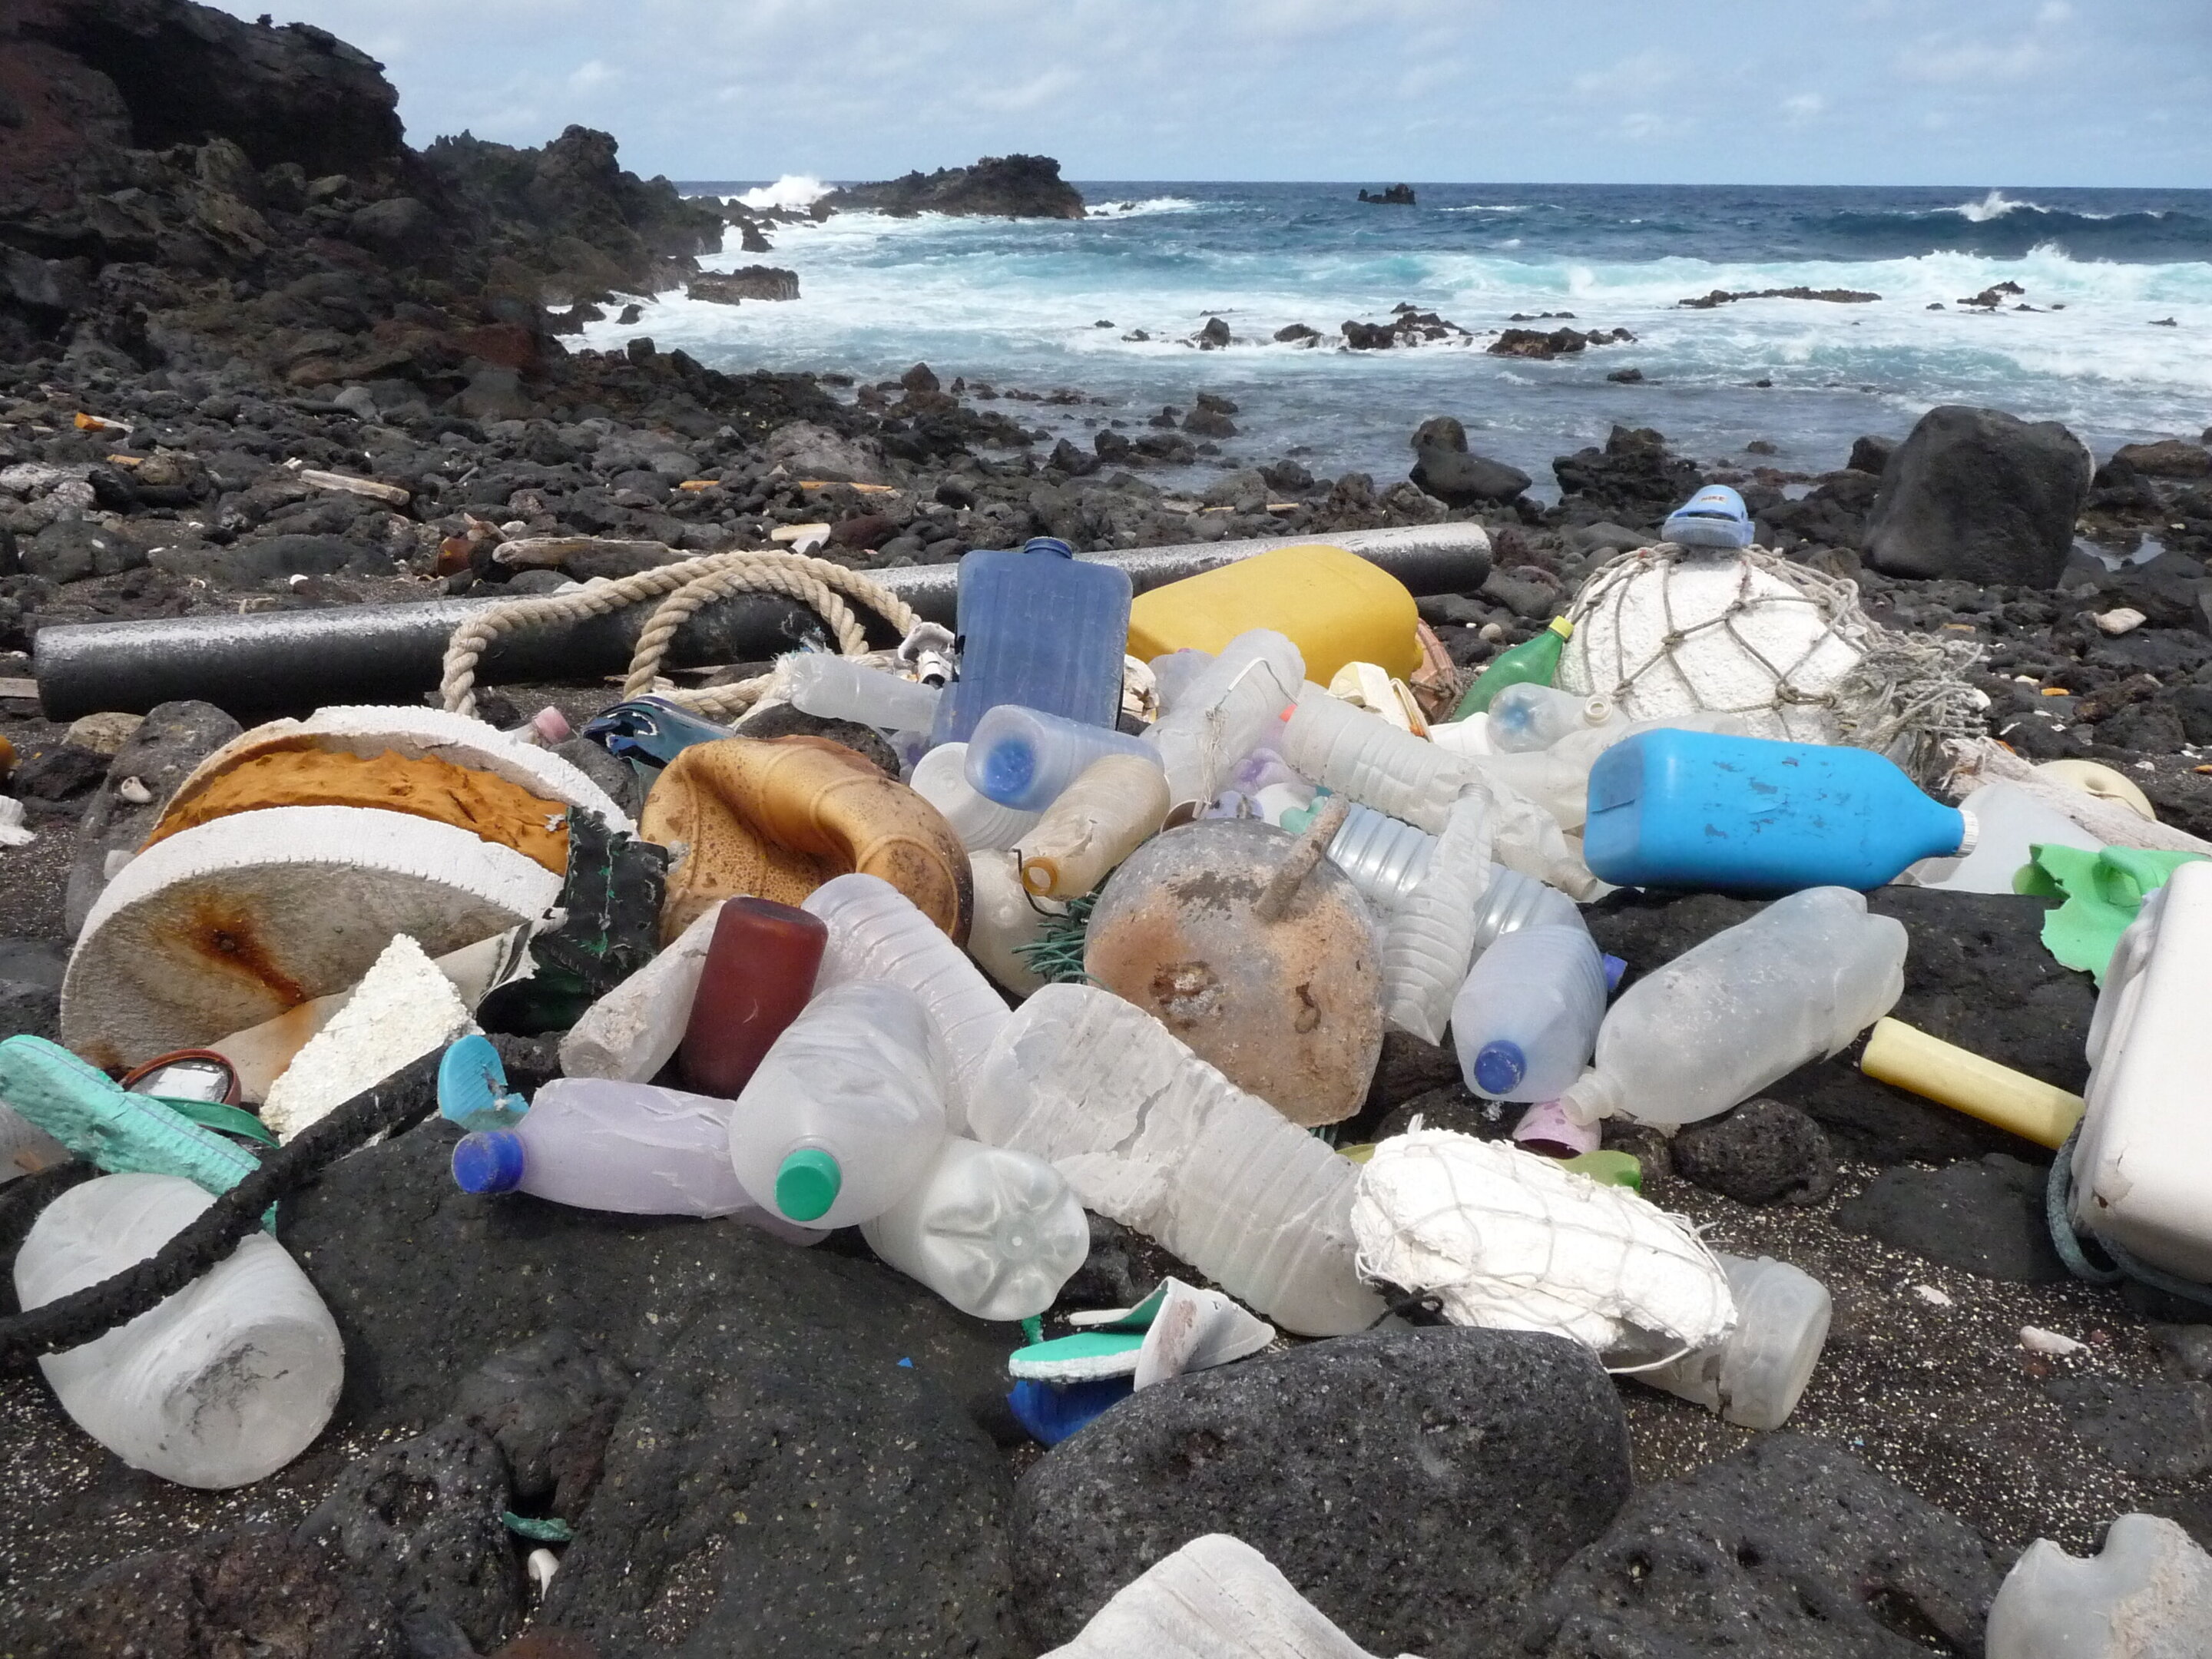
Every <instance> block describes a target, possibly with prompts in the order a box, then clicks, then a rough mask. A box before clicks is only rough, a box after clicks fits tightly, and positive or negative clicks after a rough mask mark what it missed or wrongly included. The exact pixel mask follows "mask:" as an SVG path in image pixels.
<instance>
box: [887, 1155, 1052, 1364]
mask: <svg viewBox="0 0 2212 1659" xmlns="http://www.w3.org/2000/svg"><path fill="white" fill-rule="evenodd" d="M860 1236H861V1237H863V1238H865V1239H866V1240H867V1241H868V1248H869V1249H872V1250H873V1251H874V1252H875V1253H876V1254H877V1255H879V1256H881V1257H882V1258H883V1259H884V1261H887V1262H889V1263H890V1265H891V1266H892V1267H896V1268H897V1269H898V1270H899V1271H900V1272H901V1273H904V1274H905V1275H906V1276H907V1277H908V1278H909V1279H915V1280H916V1281H918V1282H919V1283H921V1284H923V1285H927V1286H928V1287H929V1288H930V1289H931V1290H933V1291H936V1292H937V1293H938V1295H939V1296H941V1297H944V1298H945V1300H946V1301H947V1302H949V1303H951V1304H952V1305H953V1306H954V1307H956V1308H957V1309H959V1310H960V1311H961V1312H962V1313H964V1314H969V1315H972V1316H974V1317H975V1318H977V1319H990V1320H997V1321H1000V1322H1005V1321H1011V1320H1017V1319H1029V1318H1031V1317H1033V1316H1036V1315H1038V1314H1042V1312H1044V1310H1046V1309H1048V1308H1049V1307H1050V1306H1052V1304H1053V1300H1054V1297H1057V1296H1059V1294H1060V1286H1061V1285H1065V1284H1066V1283H1067V1281H1068V1280H1069V1279H1071V1278H1073V1276H1074V1274H1075V1270H1076V1269H1077V1268H1079V1267H1081V1266H1082V1265H1083V1263H1084V1261H1085V1258H1086V1257H1087V1256H1089V1255H1090V1254H1091V1224H1090V1222H1089V1221H1088V1220H1087V1219H1086V1218H1085V1216H1084V1213H1083V1206H1082V1204H1081V1203H1080V1202H1079V1201H1078V1200H1077V1199H1076V1196H1075V1193H1074V1191H1073V1188H1070V1187H1069V1186H1068V1184H1067V1182H1066V1178H1065V1177H1064V1176H1061V1174H1060V1171H1059V1170H1055V1169H1054V1168H1053V1167H1052V1165H1051V1164H1048V1163H1046V1162H1045V1161H1044V1160H1043V1159H1042V1158H1033V1157H1031V1156H1030V1154H1029V1153H1027V1152H1016V1151H1014V1150H1013V1149H1012V1148H1011V1147H1005V1146H985V1145H984V1144H983V1143H982V1142H981V1141H977V1140H969V1139H966V1138H965V1137H963V1136H960V1135H948V1136H946V1137H945V1144H944V1145H943V1146H941V1147H940V1148H939V1151H938V1154H937V1158H936V1161H935V1162H933V1164H930V1166H929V1168H928V1169H927V1170H925V1171H924V1172H923V1174H922V1176H921V1179H920V1180H918V1181H916V1182H915V1183H914V1185H913V1186H912V1187H910V1188H908V1189H907V1191H906V1194H905V1195H904V1196H903V1197H902V1198H900V1199H899V1200H898V1201H897V1202H896V1203H895V1204H893V1205H892V1206H890V1209H888V1210H885V1211H884V1212H883V1213H882V1214H881V1215H879V1216H877V1217H875V1218H873V1219H872V1220H868V1221H864V1222H862V1223H861V1224H860Z"/></svg>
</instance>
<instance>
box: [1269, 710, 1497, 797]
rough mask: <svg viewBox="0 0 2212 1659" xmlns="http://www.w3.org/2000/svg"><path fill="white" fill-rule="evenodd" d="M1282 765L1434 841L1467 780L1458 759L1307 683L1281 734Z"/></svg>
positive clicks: (1464, 761)
mask: <svg viewBox="0 0 2212 1659" xmlns="http://www.w3.org/2000/svg"><path fill="white" fill-rule="evenodd" d="M1283 758H1284V759H1285V760H1286V761H1288V762H1289V763H1291V765H1292V766H1294V767H1296V768H1297V769H1298V770H1299V771H1300V772H1301V773H1303V774H1304V775H1305V776H1307V777H1309V778H1310V779H1312V780H1313V781H1314V782H1316V783H1318V784H1321V785H1322V786H1323V787H1327V788H1329V789H1333V790H1334V791H1335V792H1336V793H1338V794H1340V795H1348V796H1350V797H1351V798H1352V799H1353V800H1355V801H1357V802H1358V803H1359V804H1360V805H1363V806H1371V807H1373V808H1374V809H1375V810H1376V811H1378V812H1388V813H1389V815H1390V816H1391V817H1394V818H1403V819H1405V820H1406V822H1407V823H1412V824H1415V825H1418V826H1419V828H1421V829H1426V830H1428V831H1430V832H1431V834H1434V833H1435V832H1436V831H1437V830H1440V829H1443V827H1444V814H1445V813H1446V812H1447V811H1449V810H1450V807H1451V804H1452V800H1453V799H1454V798H1455V796H1457V795H1458V794H1459V793H1460V791H1461V789H1462V787H1464V786H1465V784H1466V783H1467V781H1468V778H1469V777H1470V776H1471V775H1472V774H1471V771H1470V763H1469V762H1468V759H1467V758H1466V757H1463V756H1460V755H1455V754H1452V753H1450V752H1449V750H1443V749H1439V748H1437V746H1436V745H1435V744H1432V743H1429V742H1427V741H1425V740H1424V739H1423V738H1417V737H1414V736H1413V734H1412V733H1411V732H1401V731H1400V730H1399V729H1398V728H1397V727H1396V726H1393V725H1391V724H1390V722H1389V721H1388V720H1384V719H1383V718H1382V717H1381V716H1380V715H1378V714H1369V713H1368V712H1367V711H1366V710H1365V709H1364V708H1353V707H1352V705H1351V704H1350V703H1348V702H1341V701H1340V700H1339V699H1337V698H1335V697H1332V696H1329V695H1328V692H1326V691H1324V690H1322V689H1321V688H1320V687H1319V686H1317V685H1314V684H1310V683H1309V684H1307V685H1306V686H1305V687H1304V689H1303V690H1301V691H1300V692H1299V693H1298V701H1297V708H1295V710H1294V711H1293V712H1292V714H1291V718H1290V720H1288V721H1287V722H1286V723H1285V726H1284V728H1283Z"/></svg>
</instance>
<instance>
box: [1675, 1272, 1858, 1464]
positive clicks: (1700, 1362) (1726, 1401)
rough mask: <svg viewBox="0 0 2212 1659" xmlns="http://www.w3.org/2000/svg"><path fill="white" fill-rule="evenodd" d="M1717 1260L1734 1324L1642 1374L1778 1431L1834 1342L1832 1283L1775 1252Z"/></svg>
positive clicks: (1733, 1419)
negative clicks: (1709, 1342) (1823, 1350)
mask: <svg viewBox="0 0 2212 1659" xmlns="http://www.w3.org/2000/svg"><path fill="white" fill-rule="evenodd" d="M1713 1259H1714V1260H1715V1261H1718V1262H1719V1263H1720V1264H1721V1270H1722V1271H1723V1273H1726V1274H1727V1275H1728V1281H1729V1291H1730V1293H1731V1294H1732V1295H1734V1297H1735V1329H1733V1330H1731V1331H1730V1332H1729V1334H1728V1336H1727V1338H1726V1340H1723V1341H1720V1342H1717V1343H1715V1344H1714V1345H1713V1346H1711V1347H1710V1348H1701V1349H1699V1351H1698V1352H1695V1353H1692V1354H1686V1355H1685V1356H1684V1357H1683V1358H1680V1359H1678V1360H1676V1361H1674V1364H1671V1365H1666V1366H1662V1368H1661V1369H1659V1370H1650V1371H1638V1372H1637V1373H1636V1376H1637V1380H1638V1382H1642V1383H1650V1385H1651V1386H1652V1387H1653V1388H1655V1389H1665V1390H1666V1391H1667V1392H1668V1394H1671V1395H1679V1396H1680V1398H1682V1399H1684V1400H1690V1401H1696V1402H1697V1403H1698V1404H1699V1405H1700V1406H1703V1407H1705V1409H1706V1410H1708V1411H1714V1412H1718V1413H1720V1414H1721V1416H1722V1417H1723V1419H1725V1420H1726V1421H1728V1422H1730V1423H1734V1424H1735V1425H1737V1426H1738V1427H1740V1428H1746V1429H1778V1428H1780V1427H1781V1426H1782V1425H1783V1424H1784V1421H1785V1420H1787V1419H1788V1418H1789V1416H1790V1413H1791V1412H1793V1411H1795V1410H1796V1409H1797V1401H1798V1400H1799V1399H1800V1398H1801V1397H1802V1395H1804V1392H1805V1385H1806V1384H1807V1383H1809V1382H1811V1381H1812V1380H1813V1368H1814V1366H1815V1365H1817V1364H1820V1350H1821V1348H1822V1347H1823V1346H1825V1345H1826V1342H1827V1340H1828V1318H1829V1315H1830V1313H1831V1312H1832V1304H1831V1303H1830V1301H1829V1298H1828V1291H1827V1287H1826V1285H1823V1284H1821V1283H1820V1280H1819V1279H1815V1278H1814V1277H1813V1276H1812V1275H1811V1274H1810V1273H1804V1272H1802V1271H1801V1270H1799V1269H1798V1268H1796V1267H1791V1266H1790V1264H1789V1263H1788V1262H1786V1261H1776V1260H1775V1259H1774V1258H1773V1257H1772V1256H1766V1255H1762V1256H1760V1257H1759V1258H1757V1259H1756V1260H1753V1259H1752V1258H1749V1257H1747V1256H1741V1255H1720V1254H1719V1253H1717V1252H1716V1253H1715V1255H1714V1258H1713Z"/></svg>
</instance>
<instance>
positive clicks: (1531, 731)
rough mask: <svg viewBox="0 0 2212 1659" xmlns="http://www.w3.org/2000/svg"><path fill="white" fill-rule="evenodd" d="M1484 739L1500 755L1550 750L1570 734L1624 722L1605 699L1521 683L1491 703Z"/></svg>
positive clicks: (1503, 692) (1527, 682) (1547, 686)
mask: <svg viewBox="0 0 2212 1659" xmlns="http://www.w3.org/2000/svg"><path fill="white" fill-rule="evenodd" d="M1489 712H1490V723H1489V726H1487V727H1486V731H1485V734H1484V735H1485V737H1486V740H1487V741H1488V743H1489V744H1490V747H1491V748H1492V750H1494V751H1495V752H1497V753H1498V754H1501V755H1513V754H1521V753H1524V752H1526V751H1527V750H1532V749H1549V748H1550V747H1551V746H1552V745H1553V744H1555V743H1557V742H1558V741H1559V739H1560V738H1564V737H1565V736H1567V735H1568V734H1569V733H1570V732H1583V731H1588V730H1589V729H1590V728H1592V727H1594V726H1605V725H1607V724H1620V725H1626V723H1627V722H1626V720H1623V719H1622V717H1621V716H1620V714H1616V713H1615V712H1614V710H1613V704H1612V702H1610V701H1609V700H1608V699H1607V698H1604V697H1578V696H1576V695H1575V694H1574V693H1573V692H1571V691H1561V690H1558V689H1557V688H1556V687H1553V686H1549V685H1538V684H1535V683H1534V681H1524V682H1522V684H1518V685H1509V686H1507V687H1506V688H1505V689H1504V690H1503V691H1500V692H1499V693H1498V695H1497V696H1495V697H1492V699H1491V700H1490V711H1489Z"/></svg>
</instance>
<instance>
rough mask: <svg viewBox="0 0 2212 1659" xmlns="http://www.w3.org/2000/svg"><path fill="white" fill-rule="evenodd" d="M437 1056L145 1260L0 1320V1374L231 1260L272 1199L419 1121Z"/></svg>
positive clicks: (316, 1129)
mask: <svg viewBox="0 0 2212 1659" xmlns="http://www.w3.org/2000/svg"><path fill="white" fill-rule="evenodd" d="M441 1053H442V1050H436V1049H434V1050H433V1051H432V1052H430V1053H429V1054H424V1055H423V1056H422V1058H421V1059H419V1060H411V1061H410V1062H409V1063H408V1064H407V1065H405V1066H402V1067H400V1068H399V1070H398V1071H397V1072H394V1073H392V1075H391V1076H390V1077H388V1078H386V1079H384V1081H383V1082H381V1083H380V1084H378V1085H376V1086H375V1087H374V1088H373V1089H370V1090H368V1091H365V1092H363V1093H361V1094H358V1095H356V1096H355V1097H353V1098H352V1099H351V1100H349V1101H347V1102H346V1103H344V1104H343V1105H341V1106H338V1107H337V1108H335V1109H332V1110H331V1112H330V1113H329V1115H326V1116H325V1117H322V1118H319V1119H318V1120H317V1121H314V1122H313V1123H311V1124H309V1125H308V1126H307V1127H306V1128H305V1129H303V1130H301V1133H299V1135H298V1136H297V1137H296V1138H295V1139H293V1140H292V1141H291V1142H290V1143H289V1144H288V1145H286V1146H281V1147H279V1148H277V1149H276V1151H275V1152H271V1153H270V1154H269V1155H268V1157H267V1158H264V1159H263V1160H262V1163H261V1166H260V1167H259V1168H258V1169H257V1170H254V1171H253V1172H252V1174H250V1175H248V1176H246V1178H245V1179H244V1180H243V1181H241V1182H239V1183H238V1185H236V1186H235V1187H233V1188H231V1189H230V1190H229V1191H228V1192H227V1193H224V1194H221V1195H220V1196H219V1197H217V1198H216V1201H215V1202H214V1203H213V1204H211V1205H210V1206H208V1208H207V1209H205V1210H204V1211H203V1212H201V1213H200V1214H199V1215H198V1216H197V1217H196V1218H194V1219H193V1221H192V1224H191V1225H190V1226H188V1227H186V1228H185V1230H184V1231H182V1232H180V1233H179V1234H178V1235H177V1236H176V1237H174V1238H172V1239H171V1240H170V1241H169V1242H168V1243H166V1244H164V1245H163V1246H162V1247H161V1249H159V1250H157V1251H155V1253H154V1254H153V1255H150V1256H148V1257H147V1258H146V1259H145V1260H144V1261H138V1262H135V1263H133V1264H132V1265H131V1266H130V1267H125V1269H124V1270H123V1271H122V1272H121V1273H117V1274H115V1275H114V1276H113V1277H112V1278H110V1279H102V1280H101V1281H100V1283H99V1284H97V1285H87V1286H86V1287H85V1288H84V1289H82V1290H81V1291H72V1292H71V1293H70V1295H68V1296H64V1297H58V1298H56V1299H55V1300H54V1301H52V1302H48V1303H46V1304H43V1305H41V1306H40V1307H37V1308H33V1309H32V1310H30V1311H29V1312H28V1313H19V1314H17V1315H15V1316H14V1317H12V1318H9V1319H5V1320H0V1370H15V1369H16V1368H17V1367H19V1366H21V1365H24V1364H27V1363H29V1362H30V1361H31V1360H33V1359H35V1358H38V1357H39V1356H40V1354H46V1353H58V1352H62V1351H63V1350H64V1349H68V1348H74V1347H76V1346H79V1345H80V1344H82V1343H86V1342H89V1341H91V1340H93V1339H94V1337H97V1336H101V1335H105V1334H106V1333H107V1332H109V1331H111V1330H112V1329H114V1328H116V1327H117V1326H118V1325H123V1324H127V1323H129V1322H131V1320H133V1319H136V1318H137V1316H139V1315H140V1314H143V1313H144V1312H146V1311H147V1310H149V1309H151V1308H154V1307H155V1306H157V1305H159V1304H161V1302H162V1301H163V1300H164V1299H165V1298H167V1297H172V1296H174V1295H175V1294H176V1293H177V1292H178V1291H181V1290H182V1289H184V1288H185V1285H189V1284H191V1282H192V1281H193V1280H194V1279H197V1278H198V1277H199V1276H200V1275H201V1274H202V1273H205V1272H207V1271H208V1269H209V1268H210V1267H214V1266H215V1265H216V1263H217V1262H219V1261H225V1260H228V1257H229V1255H230V1254H231V1252H232V1251H234V1250H235V1249H237V1248H238V1245H239V1241H240V1240H241V1239H243V1238H244V1237H246V1235H247V1234H248V1233H251V1232H252V1231H253V1230H254V1229H255V1228H257V1227H258V1226H259V1225H261V1218H262V1216H263V1215H264V1213H265V1212H267V1210H268V1209H269V1206H270V1205H272V1204H274V1203H276V1201H277V1200H279V1199H281V1198H283V1197H284V1196H286V1195H287V1194H290V1193H293V1192H295V1191H297V1190H298V1189H299V1188H301V1187H304V1186H306V1185H307V1183H308V1182H311V1181H313V1179H314V1178H315V1177H316V1176H319V1175H320V1174H321V1173H322V1172H323V1171H324V1170H327V1169H328V1168H330V1166H331V1164H335V1163H337V1161H338V1160H339V1159H340V1158H343V1157H345V1156H346V1154H347V1153H349V1152H355V1151H357V1150H358V1149H359V1148H361V1147H362V1146H365V1145H367V1144H368V1141H369V1140H370V1139H373V1138H374V1136H376V1135H379V1134H398V1133H400V1132H402V1131H403V1130H405V1129H409V1128H411V1127H413V1126H414V1125H416V1123H419V1122H420V1121H422V1119H423V1118H425V1117H427V1116H428V1115H429V1114H430V1112H431V1111H432V1109H434V1108H435V1106H436V1105H437V1102H438V1061H439V1059H440V1058H441ZM57 1195H58V1194H57Z"/></svg>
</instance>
